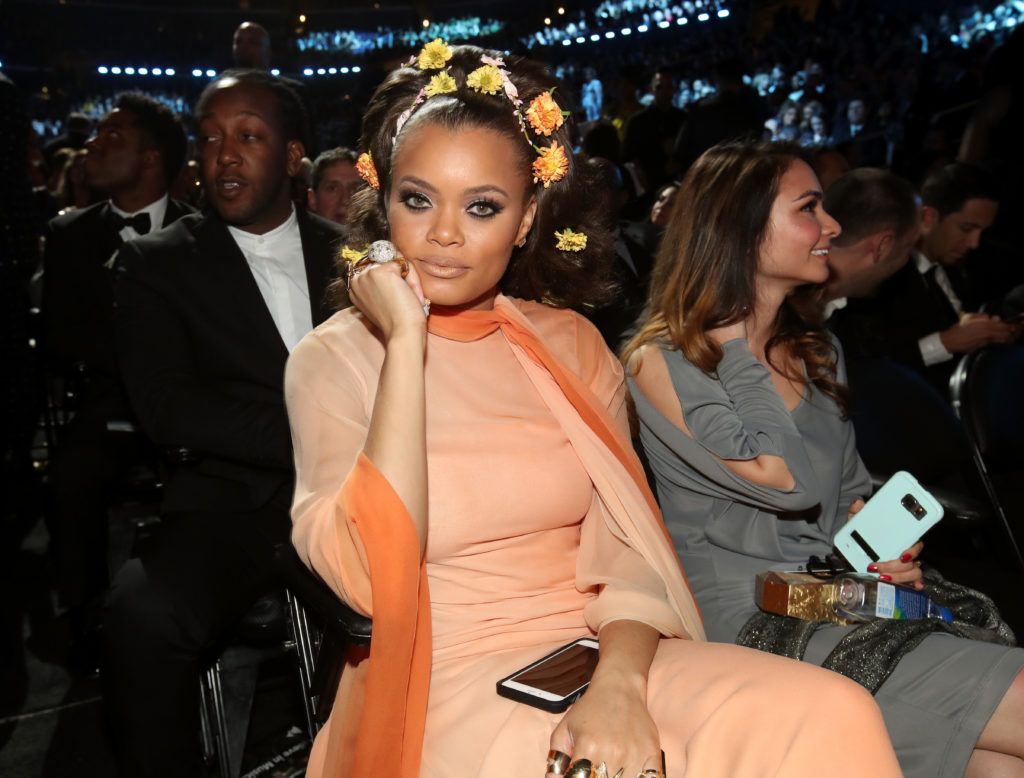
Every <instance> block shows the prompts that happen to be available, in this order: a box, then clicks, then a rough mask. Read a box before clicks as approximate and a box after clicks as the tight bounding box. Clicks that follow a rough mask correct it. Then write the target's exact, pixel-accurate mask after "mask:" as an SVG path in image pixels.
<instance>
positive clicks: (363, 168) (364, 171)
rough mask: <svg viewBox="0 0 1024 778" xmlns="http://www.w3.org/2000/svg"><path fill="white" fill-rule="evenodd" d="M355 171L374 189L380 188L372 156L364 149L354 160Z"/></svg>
mask: <svg viewBox="0 0 1024 778" xmlns="http://www.w3.org/2000/svg"><path fill="white" fill-rule="evenodd" d="M356 172H357V173H358V174H359V177H360V178H361V179H363V181H365V182H366V183H368V184H369V185H370V186H371V187H373V188H374V189H380V179H379V178H377V167H376V166H375V165H374V164H373V156H372V155H371V154H370V152H368V151H364V152H363V153H362V154H360V155H359V159H357V160H356Z"/></svg>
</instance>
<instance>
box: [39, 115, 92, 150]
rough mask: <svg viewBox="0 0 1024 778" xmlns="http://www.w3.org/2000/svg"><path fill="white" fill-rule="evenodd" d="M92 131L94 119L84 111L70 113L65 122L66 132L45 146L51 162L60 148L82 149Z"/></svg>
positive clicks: (44, 148)
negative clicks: (83, 112)
mask: <svg viewBox="0 0 1024 778" xmlns="http://www.w3.org/2000/svg"><path fill="white" fill-rule="evenodd" d="M91 133H92V120H91V119H89V117H88V116H86V115H85V114H82V113H73V114H70V115H69V116H68V118H67V121H66V122H65V123H64V132H62V133H61V134H60V135H58V136H57V137H56V138H54V139H53V140H51V141H50V142H49V143H47V144H46V145H45V146H44V147H43V153H44V154H45V155H46V160H47V162H49V161H50V160H52V159H53V156H54V155H55V154H56V153H57V152H58V151H59V150H60V149H82V148H85V141H86V140H88V138H89V135H90V134H91Z"/></svg>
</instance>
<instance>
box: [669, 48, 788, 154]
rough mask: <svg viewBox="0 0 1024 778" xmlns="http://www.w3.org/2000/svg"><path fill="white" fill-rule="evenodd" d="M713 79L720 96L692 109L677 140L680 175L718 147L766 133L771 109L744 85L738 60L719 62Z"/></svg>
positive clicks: (715, 96)
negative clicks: (765, 125)
mask: <svg viewBox="0 0 1024 778" xmlns="http://www.w3.org/2000/svg"><path fill="white" fill-rule="evenodd" d="M714 77H715V84H716V85H717V87H718V93H717V94H715V95H712V96H711V97H706V98H704V99H703V100H701V101H700V102H699V103H697V104H696V105H694V106H693V107H692V108H691V109H690V111H689V113H688V114H687V117H686V122H685V124H683V127H682V129H681V130H680V131H679V135H678V137H677V138H676V142H675V149H674V152H673V156H674V158H675V160H676V167H677V168H678V170H679V172H680V173H685V172H686V170H688V169H689V167H690V165H692V164H693V163H694V162H695V161H696V160H697V157H699V156H700V155H701V154H703V153H704V152H705V151H707V150H708V149H709V148H711V147H712V146H714V145H715V144H717V143H722V142H723V141H728V140H738V139H741V138H745V139H755V138H760V137H761V134H762V133H763V131H764V120H765V118H766V116H767V115H768V109H767V107H766V105H765V104H764V102H763V101H762V100H761V98H760V97H759V96H758V94H757V93H756V92H755V91H754V90H753V89H751V88H750V87H748V86H745V85H744V83H743V66H742V64H741V63H740V62H739V60H737V59H731V58H729V59H722V60H719V61H718V62H717V63H716V65H715V68H714Z"/></svg>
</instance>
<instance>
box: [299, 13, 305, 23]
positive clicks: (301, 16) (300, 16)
mask: <svg viewBox="0 0 1024 778" xmlns="http://www.w3.org/2000/svg"><path fill="white" fill-rule="evenodd" d="M305 23H306V14H299V24H305Z"/></svg>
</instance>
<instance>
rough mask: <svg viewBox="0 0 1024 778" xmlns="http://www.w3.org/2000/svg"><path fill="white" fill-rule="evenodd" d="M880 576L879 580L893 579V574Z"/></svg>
mask: <svg viewBox="0 0 1024 778" xmlns="http://www.w3.org/2000/svg"><path fill="white" fill-rule="evenodd" d="M878 578H879V580H882V581H891V580H892V576H891V575H880V576H878Z"/></svg>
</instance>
